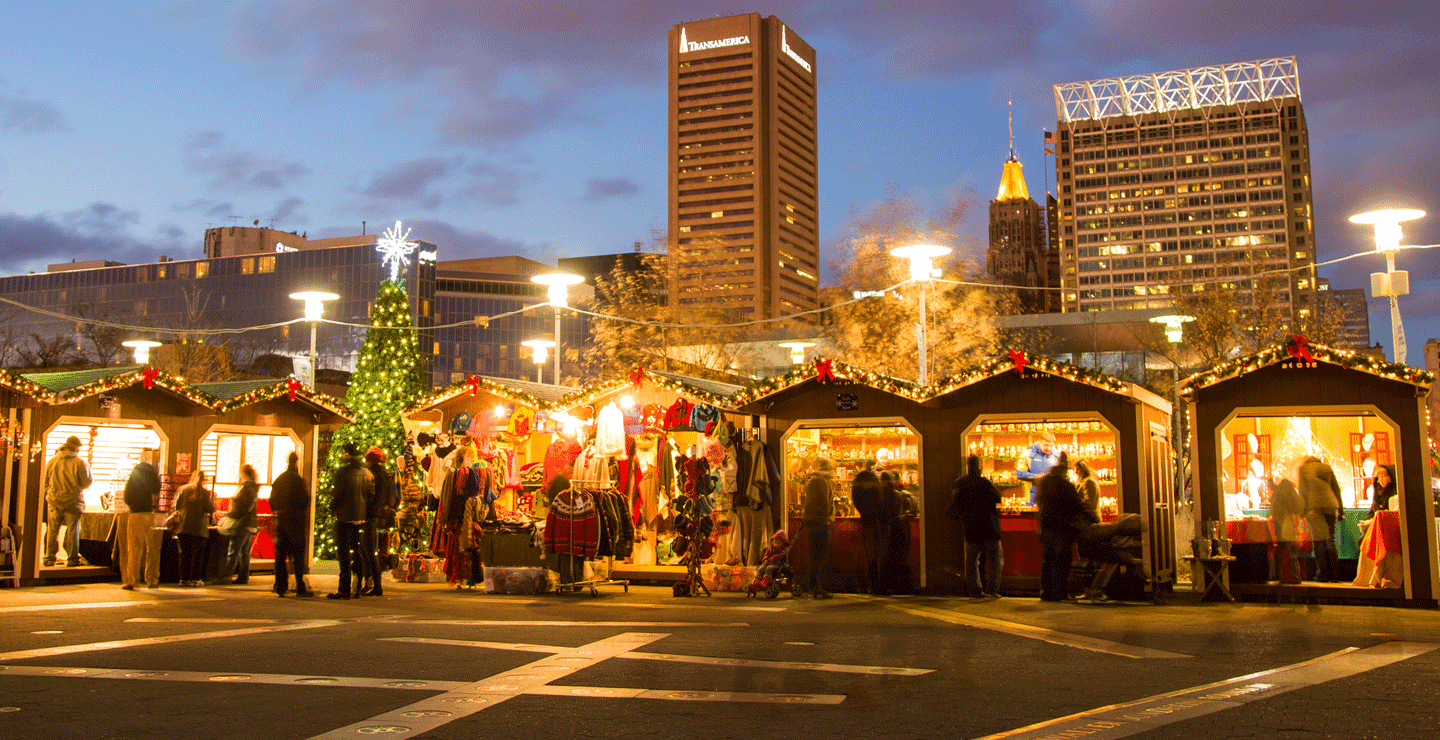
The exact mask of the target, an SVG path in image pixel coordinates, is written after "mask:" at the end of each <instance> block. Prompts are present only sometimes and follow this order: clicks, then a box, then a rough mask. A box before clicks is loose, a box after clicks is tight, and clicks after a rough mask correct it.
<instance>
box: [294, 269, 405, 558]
mask: <svg viewBox="0 0 1440 740" xmlns="http://www.w3.org/2000/svg"><path fill="white" fill-rule="evenodd" d="M425 387H426V386H425V383H424V375H423V371H422V369H421V367H420V346H419V342H418V340H417V339H416V335H415V329H414V322H413V321H412V320H411V316H410V300H409V296H408V295H406V293H405V284H404V283H403V282H401V281H400V280H399V279H390V280H386V281H385V282H383V283H381V284H380V295H379V296H377V297H376V299H375V308H374V310H372V311H371V312H370V328H369V329H367V330H366V332H365V345H364V347H363V348H362V349H361V350H360V359H359V361H358V362H357V363H356V366H355V373H354V375H352V376H351V377H350V390H349V392H348V393H347V394H346V395H345V405H346V406H348V407H349V408H350V411H351V413H353V414H354V415H355V421H353V422H351V423H349V424H346V425H345V426H342V427H340V428H339V429H338V430H336V432H335V435H334V437H333V438H332V439H331V443H330V456H329V457H328V458H327V459H326V462H325V466H324V468H323V469H322V470H321V471H320V486H319V495H318V498H317V501H316V506H315V509H316V510H315V548H316V552H317V553H318V555H319V557H321V558H333V557H335V531H334V520H333V519H332V518H331V516H330V482H331V480H332V479H333V477H334V474H335V471H336V470H337V469H339V467H340V466H341V465H342V464H343V462H344V448H345V445H346V444H347V443H349V444H354V445H355V447H356V448H357V449H359V450H360V452H361V453H362V454H363V453H364V452H365V450H367V449H369V448H370V447H379V448H380V449H381V450H384V451H385V460H386V467H387V468H388V469H389V470H390V472H391V475H395V461H396V460H397V459H399V458H400V455H401V453H402V451H403V450H404V445H405V427H404V426H403V425H402V424H401V421H400V414H401V413H402V412H403V411H404V410H405V409H407V408H409V407H410V405H411V404H412V403H414V402H415V399H416V398H418V397H419V396H420V394H421V393H422V392H423V391H424V390H425Z"/></svg>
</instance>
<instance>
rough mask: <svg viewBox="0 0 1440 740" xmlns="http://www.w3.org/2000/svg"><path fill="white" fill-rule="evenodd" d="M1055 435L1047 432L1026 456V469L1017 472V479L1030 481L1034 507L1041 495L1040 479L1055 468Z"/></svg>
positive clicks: (1031, 501)
mask: <svg viewBox="0 0 1440 740" xmlns="http://www.w3.org/2000/svg"><path fill="white" fill-rule="evenodd" d="M1055 462H1056V457H1055V435H1053V434H1051V433H1049V432H1045V433H1043V434H1041V435H1040V439H1038V440H1036V441H1035V444H1033V445H1030V451H1029V452H1028V453H1027V454H1026V456H1025V467H1023V468H1021V469H1020V470H1018V471H1016V473H1015V477H1017V478H1019V479H1020V480H1028V481H1030V505H1031V506H1034V505H1035V503H1036V500H1037V499H1038V498H1039V495H1040V479H1041V478H1043V477H1045V474H1046V473H1048V472H1050V469H1051V468H1053V467H1055Z"/></svg>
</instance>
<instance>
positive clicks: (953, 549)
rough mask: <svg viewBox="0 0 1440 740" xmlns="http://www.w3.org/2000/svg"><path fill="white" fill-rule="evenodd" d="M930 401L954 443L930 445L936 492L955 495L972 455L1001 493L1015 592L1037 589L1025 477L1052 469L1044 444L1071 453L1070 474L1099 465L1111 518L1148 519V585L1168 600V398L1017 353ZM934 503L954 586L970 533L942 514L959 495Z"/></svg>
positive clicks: (939, 428)
mask: <svg viewBox="0 0 1440 740" xmlns="http://www.w3.org/2000/svg"><path fill="white" fill-rule="evenodd" d="M927 396H928V398H927V399H926V400H925V401H924V406H925V407H926V408H927V410H933V411H935V412H938V414H939V417H938V418H937V419H935V421H934V425H935V426H934V427H932V428H931V430H930V433H931V434H933V435H934V438H935V439H941V440H946V442H947V444H945V445H943V446H934V447H931V448H927V453H928V454H927V455H926V458H925V464H926V467H927V468H928V472H929V473H930V475H931V476H932V477H931V480H932V481H934V482H935V483H934V484H933V485H934V490H935V491H936V492H937V493H939V492H940V491H942V490H944V491H948V487H949V483H950V481H953V480H954V479H955V478H956V477H958V476H960V475H962V474H963V473H964V468H965V458H966V457H967V456H968V455H971V454H973V455H978V456H979V457H980V459H981V461H982V462H981V468H982V470H983V471H984V474H985V475H986V476H987V477H989V478H991V480H993V481H994V482H995V484H996V487H998V488H999V489H1000V493H1001V496H1002V510H1001V511H1002V514H1001V530H1002V546H1003V549H1004V561H1005V567H1004V571H1003V578H1002V580H1003V583H1004V587H1005V588H1006V589H1009V588H1014V587H1020V588H1023V589H1038V587H1039V575H1040V565H1041V548H1040V543H1039V537H1038V531H1037V528H1036V521H1035V514H1036V509H1035V506H1034V501H1033V498H1032V490H1031V488H1032V483H1031V481H1030V480H1026V479H1027V478H1031V477H1032V476H1034V475H1037V474H1043V470H1044V468H1045V467H1046V464H1045V463H1044V462H1043V461H1042V459H1043V458H1042V457H1041V455H1043V451H1042V452H1039V453H1036V452H1034V451H1035V450H1041V449H1042V448H1043V446H1042V445H1041V444H1040V443H1041V442H1042V441H1044V442H1048V443H1049V444H1048V446H1049V447H1050V450H1051V454H1055V453H1058V452H1060V451H1063V452H1065V453H1066V455H1067V457H1068V458H1069V461H1070V463H1071V466H1072V470H1073V468H1074V464H1075V463H1077V462H1085V463H1086V464H1087V465H1088V466H1089V467H1090V468H1091V469H1092V470H1093V472H1094V473H1095V475H1096V477H1097V478H1098V479H1099V481H1100V513H1101V518H1102V519H1106V520H1109V519H1113V518H1115V517H1116V516H1118V515H1121V514H1138V515H1140V517H1141V519H1142V521H1143V522H1144V524H1145V532H1144V534H1143V536H1142V550H1143V553H1144V556H1143V559H1144V561H1145V568H1146V574H1147V576H1148V581H1149V585H1150V587H1152V588H1154V589H1158V590H1159V591H1160V592H1162V593H1163V592H1164V591H1168V590H1169V589H1170V588H1171V586H1172V585H1173V583H1174V580H1175V539H1174V488H1175V486H1174V480H1175V474H1174V470H1175V468H1174V452H1173V448H1172V446H1171V443H1170V438H1171V432H1170V415H1171V410H1172V409H1171V404H1170V403H1169V402H1168V401H1166V400H1164V399H1162V398H1160V397H1159V396H1156V395H1155V394H1153V393H1151V392H1149V391H1147V390H1145V389H1144V388H1141V387H1139V386H1137V385H1135V384H1134V383H1129V382H1126V381H1123V380H1120V379H1118V378H1114V377H1111V376H1108V375H1104V374H1102V373H1098V372H1095V371H1092V370H1086V369H1084V368H1079V367H1076V366H1074V365H1068V364H1065V363H1061V362H1056V361H1053V360H1050V359H1048V358H1045V357H1040V356H1028V355H1026V354H1025V353H1022V352H1018V351H1017V352H1013V353H1011V354H1010V355H1009V356H1006V357H999V358H996V359H993V360H991V361H989V362H986V363H983V364H980V365H977V366H975V367H973V368H971V369H969V370H966V371H964V372H961V373H958V374H956V375H954V376H952V377H949V378H945V379H943V380H940V381H937V382H936V383H934V384H932V385H931V386H930V387H929V388H928V389H927ZM942 484H943V486H944V488H942ZM932 498H933V499H935V500H931V501H927V505H928V506H929V508H930V510H931V512H932V517H931V520H930V521H931V524H930V531H931V537H930V540H931V541H933V542H934V543H935V545H933V546H932V548H931V556H932V562H935V563H938V564H939V565H943V566H946V567H947V568H946V569H941V573H940V574H938V575H939V577H940V578H943V579H944V581H943V582H945V583H947V584H949V585H947V586H946V588H947V590H948V589H950V588H953V586H954V584H955V582H956V576H955V575H954V571H952V570H949V569H954V568H957V567H958V564H961V563H963V562H964V560H963V559H962V556H963V554H964V553H963V549H964V542H963V539H964V538H963V535H962V534H961V531H960V529H959V528H958V526H957V525H956V523H955V522H953V521H951V520H947V519H946V518H945V517H944V513H945V505H946V504H948V502H949V496H933V497H932ZM933 570H935V568H934V567H932V571H933ZM961 572H963V569H961ZM1151 595H1158V594H1157V593H1155V592H1153V591H1152V593H1151Z"/></svg>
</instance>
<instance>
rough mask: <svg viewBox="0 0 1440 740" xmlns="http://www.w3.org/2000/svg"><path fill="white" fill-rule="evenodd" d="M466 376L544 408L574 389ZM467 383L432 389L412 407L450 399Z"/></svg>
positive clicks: (503, 395)
mask: <svg viewBox="0 0 1440 740" xmlns="http://www.w3.org/2000/svg"><path fill="white" fill-rule="evenodd" d="M469 377H470V378H474V384H475V387H476V388H479V389H480V390H483V391H486V392H488V393H492V394H494V395H496V396H499V397H501V398H504V399H507V400H510V401H516V402H518V403H522V404H525V405H526V406H529V407H530V408H533V409H540V408H544V407H546V406H547V405H549V404H553V403H555V402H557V401H559V400H561V399H562V398H565V397H566V396H568V395H570V394H572V393H574V392H575V391H576V390H577V389H575V388H572V387H570V386H564V385H546V384H544V383H530V382H527V381H524V380H512V379H510V378H492V377H489V376H486V375H471V376H469ZM470 387H471V381H470V380H468V379H467V380H462V381H459V382H456V383H451V384H450V385H447V386H445V387H444V388H441V389H439V390H436V391H433V392H432V393H430V394H429V395H427V396H422V397H421V398H418V399H416V400H415V403H414V405H412V406H411V410H412V411H414V410H421V409H428V408H430V407H432V406H436V405H438V404H441V403H444V402H446V401H449V400H450V399H452V398H455V397H456V396H462V395H464V394H466V393H469V392H470Z"/></svg>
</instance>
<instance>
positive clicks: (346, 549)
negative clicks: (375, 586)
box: [325, 443, 375, 599]
mask: <svg viewBox="0 0 1440 740" xmlns="http://www.w3.org/2000/svg"><path fill="white" fill-rule="evenodd" d="M343 459H344V464H343V465H342V466H341V467H340V469H339V470H336V471H335V483H334V486H333V487H332V488H331V493H330V513H331V514H333V515H334V516H335V550H336V555H335V556H336V558H337V559H339V561H340V582H339V587H338V588H337V589H336V591H335V593H331V594H326V595H325V598H327V599H348V598H350V597H351V595H352V593H353V590H352V584H351V577H352V574H353V575H357V576H358V575H359V574H360V573H361V572H363V571H362V567H363V566H360V558H359V557H358V556H359V554H360V553H359V548H360V531H361V529H362V528H363V527H364V526H365V502H366V501H369V500H370V497H371V496H374V495H375V479H374V477H372V476H371V475H370V471H368V470H366V469H365V467H364V466H362V465H361V464H360V451H359V450H358V449H356V448H355V445H353V444H349V443H346V445H345V447H344V458H343Z"/></svg>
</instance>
